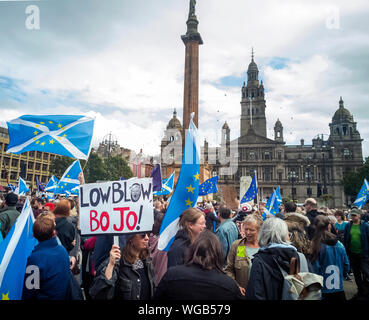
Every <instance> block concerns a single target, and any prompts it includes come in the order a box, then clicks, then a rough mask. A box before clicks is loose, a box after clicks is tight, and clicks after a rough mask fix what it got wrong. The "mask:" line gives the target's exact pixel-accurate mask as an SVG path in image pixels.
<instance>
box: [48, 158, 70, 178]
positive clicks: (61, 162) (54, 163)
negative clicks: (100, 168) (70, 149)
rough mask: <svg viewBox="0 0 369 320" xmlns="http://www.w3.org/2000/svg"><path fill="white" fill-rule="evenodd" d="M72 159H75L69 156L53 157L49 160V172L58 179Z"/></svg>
mask: <svg viewBox="0 0 369 320" xmlns="http://www.w3.org/2000/svg"><path fill="white" fill-rule="evenodd" d="M73 161H75V159H73V158H69V157H64V156H61V157H55V158H54V159H53V160H51V162H50V173H51V174H52V175H54V176H56V177H58V178H59V179H60V178H61V177H62V175H63V173H64V172H65V170H67V168H68V167H69V166H70V165H71V163H72V162H73Z"/></svg>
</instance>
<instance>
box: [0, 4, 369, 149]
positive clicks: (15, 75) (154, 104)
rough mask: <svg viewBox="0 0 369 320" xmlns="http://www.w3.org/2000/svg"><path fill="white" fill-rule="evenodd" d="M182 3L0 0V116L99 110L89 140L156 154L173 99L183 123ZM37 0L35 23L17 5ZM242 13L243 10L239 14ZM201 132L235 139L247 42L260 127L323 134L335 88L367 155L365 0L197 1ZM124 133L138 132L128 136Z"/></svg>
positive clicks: (213, 139) (368, 25)
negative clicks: (261, 98)
mask: <svg viewBox="0 0 369 320" xmlns="http://www.w3.org/2000/svg"><path fill="white" fill-rule="evenodd" d="M188 3H189V1H187V0H155V1H154V0H145V1H144V0H135V1H126V0H107V1H98V0H80V1H72V0H58V1H56V0H44V1H35V2H29V1H17V2H11V1H7V2H0V38H1V39H2V50H1V51H0V110H1V111H2V112H1V114H2V122H1V124H2V125H5V121H7V120H10V119H13V118H15V117H18V116H20V115H22V114H88V115H93V116H95V117H96V125H95V133H94V140H93V143H94V146H97V145H98V143H99V142H100V141H101V140H102V139H103V137H104V136H105V135H106V134H108V133H109V132H110V131H111V132H113V133H114V134H115V136H117V139H118V143H119V144H120V145H121V146H123V147H125V148H130V149H133V150H135V151H136V152H138V151H139V150H140V149H141V148H143V151H144V152H145V153H147V154H151V155H155V154H158V153H159V151H160V148H159V146H160V141H161V139H162V138H163V131H164V129H165V127H166V125H167V123H168V121H169V120H170V119H171V117H172V113H173V109H174V108H176V110H177V112H178V117H179V118H180V120H182V110H183V71H184V45H183V42H182V40H181V38H180V36H181V35H182V34H184V33H185V32H186V23H185V22H186V19H187V14H188ZM31 4H32V5H37V6H38V8H39V11H40V29H39V30H28V29H27V28H26V26H25V21H26V19H27V17H28V15H27V14H26V12H25V10H26V8H27V6H29V5H31ZM246 12H252V13H253V14H252V15H247V19H246V15H245V13H246ZM196 14H197V17H198V19H199V21H200V24H199V32H200V33H201V36H202V38H203V40H204V44H203V45H202V46H201V47H200V58H199V59H200V89H199V100H200V109H199V116H200V123H199V132H200V137H201V139H202V140H203V139H205V138H206V139H207V141H208V142H209V144H210V146H215V145H216V144H217V143H219V142H220V138H219V137H220V129H221V127H222V125H223V124H224V122H225V121H227V123H228V124H229V125H230V128H231V137H232V139H234V138H237V137H238V136H239V130H240V128H239V126H240V120H239V119H240V112H241V107H240V98H241V87H242V83H243V81H247V78H246V70H247V67H248V64H249V63H250V60H251V48H252V47H253V48H254V51H255V62H256V63H257V64H258V67H259V71H260V73H259V79H262V80H263V82H264V87H265V92H266V104H267V111H266V112H267V129H268V136H269V138H272V137H273V126H274V123H275V121H276V120H277V119H278V118H279V119H280V120H281V121H282V124H283V127H284V130H285V132H284V138H285V140H286V143H287V144H298V143H299V142H300V139H301V138H304V139H305V143H306V144H309V143H311V139H312V138H313V137H315V136H316V135H317V134H318V133H325V134H327V133H329V122H330V121H331V118H332V116H333V114H334V112H335V111H336V110H337V108H338V101H339V97H340V96H342V97H343V100H344V101H345V106H346V107H347V108H348V109H349V110H350V111H351V112H352V113H353V115H354V119H355V121H356V122H357V126H358V130H359V131H360V133H361V137H362V138H363V139H364V142H363V153H364V156H369V113H368V112H367V105H368V99H369V94H368V92H367V88H368V86H369V78H368V75H367V70H369V59H368V57H369V50H368V48H369V36H368V35H369V22H368V20H367V16H368V14H369V4H368V3H367V1H365V0H357V1H355V3H348V2H347V1H344V0H334V1H333V0H332V1H331V0H326V1H317V0H313V1H309V2H307V1H302V0H285V1H283V2H277V1H273V0H262V1H258V2H248V1H244V0H233V1H224V0H223V1H222V0H201V1H197V6H196ZM132 133H134V136H135V138H134V139H132Z"/></svg>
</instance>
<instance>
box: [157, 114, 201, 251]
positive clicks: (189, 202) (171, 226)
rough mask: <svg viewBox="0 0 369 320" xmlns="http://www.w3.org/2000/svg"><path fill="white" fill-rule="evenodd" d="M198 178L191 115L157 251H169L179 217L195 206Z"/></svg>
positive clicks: (198, 172)
mask: <svg viewBox="0 0 369 320" xmlns="http://www.w3.org/2000/svg"><path fill="white" fill-rule="evenodd" d="M199 178H200V148H199V145H198V138H197V128H196V126H195V124H194V123H193V113H192V115H191V120H190V124H189V127H188V130H187V136H186V142H185V148H184V154H183V158H182V165H181V170H180V172H179V178H178V181H177V185H176V188H175V189H174V192H173V195H172V197H171V200H170V203H169V207H168V209H167V212H166V213H165V215H164V219H163V222H162V224H161V228H160V232H159V243H158V249H159V250H163V251H168V250H169V248H170V246H171V244H172V242H173V240H174V237H175V235H176V233H177V231H178V220H179V216H180V215H181V214H182V212H183V211H184V210H186V209H188V208H192V207H194V206H195V205H196V201H197V198H198V194H199Z"/></svg>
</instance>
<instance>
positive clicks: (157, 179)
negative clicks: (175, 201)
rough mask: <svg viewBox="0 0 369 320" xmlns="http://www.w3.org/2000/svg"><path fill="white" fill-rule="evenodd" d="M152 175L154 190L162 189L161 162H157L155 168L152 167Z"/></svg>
mask: <svg viewBox="0 0 369 320" xmlns="http://www.w3.org/2000/svg"><path fill="white" fill-rule="evenodd" d="M150 177H151V178H152V185H153V187H152V191H161V188H162V182H161V170H160V164H157V165H156V166H155V167H154V169H152V172H151V175H150Z"/></svg>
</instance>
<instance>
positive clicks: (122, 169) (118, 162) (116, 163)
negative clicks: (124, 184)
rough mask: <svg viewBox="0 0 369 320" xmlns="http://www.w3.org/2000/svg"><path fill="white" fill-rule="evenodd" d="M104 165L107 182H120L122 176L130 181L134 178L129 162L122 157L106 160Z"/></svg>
mask: <svg viewBox="0 0 369 320" xmlns="http://www.w3.org/2000/svg"><path fill="white" fill-rule="evenodd" d="M104 163H105V169H106V176H107V180H109V181H114V180H119V179H120V177H122V176H123V177H124V178H125V179H129V178H131V177H132V176H133V174H132V170H131V168H130V167H129V165H128V163H127V161H125V160H124V159H123V158H122V157H120V156H113V157H109V158H106V159H105V161H104Z"/></svg>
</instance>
